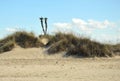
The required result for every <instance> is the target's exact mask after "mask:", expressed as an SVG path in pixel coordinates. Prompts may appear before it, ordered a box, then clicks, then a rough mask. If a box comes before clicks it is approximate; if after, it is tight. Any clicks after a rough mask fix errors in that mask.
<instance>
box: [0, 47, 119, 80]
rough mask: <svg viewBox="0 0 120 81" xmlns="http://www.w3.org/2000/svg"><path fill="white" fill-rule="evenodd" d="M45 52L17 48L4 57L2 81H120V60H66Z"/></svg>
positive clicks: (0, 70) (0, 62) (0, 59)
mask: <svg viewBox="0 0 120 81" xmlns="http://www.w3.org/2000/svg"><path fill="white" fill-rule="evenodd" d="M45 50H46V49H42V48H29V49H22V48H19V47H17V48H15V49H13V51H10V52H6V53H3V54H0V81H120V57H118V56H117V57H112V58H79V59H78V58H72V57H69V58H63V57H62V54H57V55H50V56H49V55H47V54H46V52H45ZM63 54H64V53H63Z"/></svg>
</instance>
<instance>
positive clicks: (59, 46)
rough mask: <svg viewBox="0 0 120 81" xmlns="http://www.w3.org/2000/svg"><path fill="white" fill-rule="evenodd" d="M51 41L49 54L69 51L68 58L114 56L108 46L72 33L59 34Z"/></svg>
mask: <svg viewBox="0 0 120 81" xmlns="http://www.w3.org/2000/svg"><path fill="white" fill-rule="evenodd" d="M51 40H52V41H51V43H50V48H49V49H48V53H49V54H54V53H57V52H61V51H67V53H66V55H67V56H77V57H79V56H80V57H81V56H82V57H106V56H112V55H113V53H112V51H111V49H110V47H109V46H108V45H106V44H101V43H98V42H95V41H91V40H90V39H88V38H85V37H80V38H79V37H76V36H75V35H73V34H71V33H70V34H64V33H57V34H55V35H54V36H53V37H52V39H51Z"/></svg>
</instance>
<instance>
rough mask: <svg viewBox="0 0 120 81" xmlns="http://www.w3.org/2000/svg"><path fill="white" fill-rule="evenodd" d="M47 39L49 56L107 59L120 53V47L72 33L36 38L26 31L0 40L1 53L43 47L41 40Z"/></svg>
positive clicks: (59, 33)
mask: <svg viewBox="0 0 120 81" xmlns="http://www.w3.org/2000/svg"><path fill="white" fill-rule="evenodd" d="M42 38H47V39H48V40H49V42H48V44H47V45H46V46H45V47H49V49H48V50H47V51H48V53H49V54H55V53H58V52H62V51H66V55H65V56H76V57H107V56H110V57H111V56H113V53H115V52H120V49H119V48H120V45H119V44H117V45H109V44H101V43H99V42H96V41H91V40H90V39H89V38H85V37H77V36H75V35H74V34H72V33H68V34H65V33H61V32H58V33H56V34H55V35H43V36H42V35H41V36H40V37H39V38H37V37H35V35H34V34H33V33H31V32H30V33H28V32H25V31H19V32H15V33H13V34H12V35H9V36H7V37H5V38H4V39H2V40H0V53H2V52H6V51H10V50H12V49H13V48H14V47H15V45H19V46H20V47H22V48H31V47H43V46H44V45H43V44H42V43H41V41H40V39H42Z"/></svg>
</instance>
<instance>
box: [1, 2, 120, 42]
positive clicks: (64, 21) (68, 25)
mask: <svg viewBox="0 0 120 81" xmlns="http://www.w3.org/2000/svg"><path fill="white" fill-rule="evenodd" d="M41 16H43V17H47V18H48V27H49V29H48V32H49V33H52V32H56V31H64V32H70V31H72V32H74V33H75V32H77V34H84V35H87V36H89V37H90V38H91V39H95V40H97V41H102V42H103V41H104V42H105V41H112V42H116V41H118V40H119V41H120V33H119V32H120V0H0V38H3V37H4V36H7V35H8V34H10V33H12V32H14V31H16V30H26V31H33V32H34V33H35V34H36V35H38V34H41V33H42V29H41V26H40V21H39V17H41Z"/></svg>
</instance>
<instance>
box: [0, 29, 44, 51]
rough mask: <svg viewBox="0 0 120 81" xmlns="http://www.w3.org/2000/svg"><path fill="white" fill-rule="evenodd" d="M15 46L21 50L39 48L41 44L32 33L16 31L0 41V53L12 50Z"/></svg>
mask: <svg viewBox="0 0 120 81" xmlns="http://www.w3.org/2000/svg"><path fill="white" fill-rule="evenodd" d="M15 45H18V46H20V47H22V48H31V47H41V46H43V44H42V43H41V42H40V41H39V38H37V37H35V35H34V33H32V32H26V31H18V32H15V33H13V34H11V35H8V36H7V37H5V38H4V39H1V40H0V53H2V52H6V51H10V50H12V49H13V48H14V47H15Z"/></svg>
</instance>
